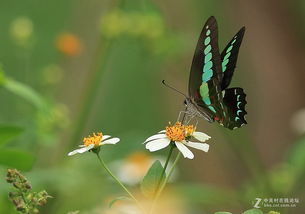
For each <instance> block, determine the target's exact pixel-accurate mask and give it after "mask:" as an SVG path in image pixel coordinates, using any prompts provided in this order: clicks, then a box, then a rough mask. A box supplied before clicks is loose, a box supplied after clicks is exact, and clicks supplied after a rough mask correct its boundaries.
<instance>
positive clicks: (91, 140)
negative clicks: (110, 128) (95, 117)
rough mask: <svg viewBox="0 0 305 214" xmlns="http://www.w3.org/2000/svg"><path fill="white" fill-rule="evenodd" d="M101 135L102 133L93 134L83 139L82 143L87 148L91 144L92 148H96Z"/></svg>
mask: <svg viewBox="0 0 305 214" xmlns="http://www.w3.org/2000/svg"><path fill="white" fill-rule="evenodd" d="M102 138H103V134H102V132H99V133H97V134H96V133H93V135H92V136H90V135H89V136H88V137H84V139H83V143H84V145H85V146H89V145H91V144H93V145H94V147H98V146H99V145H100V142H101V141H102Z"/></svg>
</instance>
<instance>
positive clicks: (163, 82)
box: [162, 80, 187, 98]
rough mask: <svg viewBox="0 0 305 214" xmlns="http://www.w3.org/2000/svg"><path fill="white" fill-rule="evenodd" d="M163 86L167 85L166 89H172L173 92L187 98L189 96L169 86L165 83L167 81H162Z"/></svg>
mask: <svg viewBox="0 0 305 214" xmlns="http://www.w3.org/2000/svg"><path fill="white" fill-rule="evenodd" d="M162 84H163V85H165V86H166V87H168V88H170V89H172V90H174V91H176V92H178V93H179V94H182V95H183V96H184V97H185V98H187V96H186V95H185V94H184V93H182V92H181V91H179V90H177V89H176V88H174V87H172V86H170V85H168V84H167V83H166V82H165V80H162Z"/></svg>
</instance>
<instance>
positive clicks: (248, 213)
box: [242, 209, 264, 214]
mask: <svg viewBox="0 0 305 214" xmlns="http://www.w3.org/2000/svg"><path fill="white" fill-rule="evenodd" d="M242 214H264V213H263V212H262V211H261V210H260V209H251V210H247V211H245V212H243V213H242Z"/></svg>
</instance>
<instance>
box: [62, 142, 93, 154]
mask: <svg viewBox="0 0 305 214" xmlns="http://www.w3.org/2000/svg"><path fill="white" fill-rule="evenodd" d="M93 147H94V145H93V144H90V145H89V146H86V147H82V148H80V149H76V150H74V151H72V152H69V153H68V156H72V155H75V154H77V153H79V154H81V153H84V152H87V151H89V150H90V149H93Z"/></svg>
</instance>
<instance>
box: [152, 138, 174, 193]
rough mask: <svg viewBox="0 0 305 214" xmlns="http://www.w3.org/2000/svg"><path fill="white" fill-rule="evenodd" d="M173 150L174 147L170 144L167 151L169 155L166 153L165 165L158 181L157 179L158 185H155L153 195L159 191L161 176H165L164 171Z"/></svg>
mask: <svg viewBox="0 0 305 214" xmlns="http://www.w3.org/2000/svg"><path fill="white" fill-rule="evenodd" d="M174 148H175V147H174V146H173V145H172V144H171V147H170V149H169V153H168V156H167V159H166V162H165V165H164V167H163V171H162V173H161V176H160V179H159V182H158V185H157V188H156V192H155V194H157V192H158V191H159V188H160V185H161V182H162V180H163V176H164V175H165V172H166V169H167V166H168V163H169V160H170V157H171V156H172V153H173V150H174Z"/></svg>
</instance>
